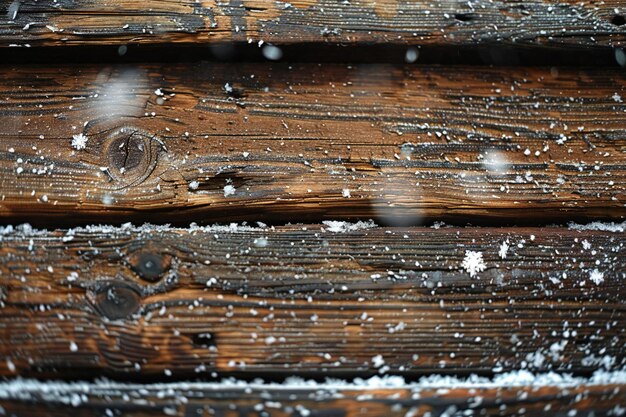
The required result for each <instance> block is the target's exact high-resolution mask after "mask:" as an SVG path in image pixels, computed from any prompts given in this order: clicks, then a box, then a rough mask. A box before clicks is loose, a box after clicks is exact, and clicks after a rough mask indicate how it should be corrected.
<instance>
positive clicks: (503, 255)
mask: <svg viewBox="0 0 626 417" xmlns="http://www.w3.org/2000/svg"><path fill="white" fill-rule="evenodd" d="M509 248H510V246H509V241H508V240H507V241H506V242H502V244H501V245H500V251H499V252H498V255H500V258H502V259H505V258H506V255H507V253H508V252H509Z"/></svg>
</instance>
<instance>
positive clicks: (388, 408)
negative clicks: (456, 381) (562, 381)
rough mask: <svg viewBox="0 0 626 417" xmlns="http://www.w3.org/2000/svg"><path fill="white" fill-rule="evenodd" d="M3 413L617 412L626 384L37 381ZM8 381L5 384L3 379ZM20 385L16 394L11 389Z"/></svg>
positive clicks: (259, 416)
mask: <svg viewBox="0 0 626 417" xmlns="http://www.w3.org/2000/svg"><path fill="white" fill-rule="evenodd" d="M0 385H2V388H7V389H6V391H5V392H0V396H1V397H3V398H5V399H4V400H2V408H3V409H4V411H5V412H6V414H7V415H14V416H17V417H21V416H32V415H37V416H105V415H107V416H108V415H113V416H116V415H132V416H150V417H154V416H179V417H204V416H218V417H227V416H228V417H230V416H232V417H269V416H276V417H279V416H281V417H282V416H294V417H305V416H310V417H361V416H372V417H374V416H390V417H391V416H393V417H396V416H397V417H411V416H414V417H418V416H419V417H426V416H444V415H446V416H451V417H452V416H467V415H481V416H520V415H524V416H538V417H541V416H545V415H546V412H549V413H550V415H555V416H566V415H571V413H572V412H573V411H575V412H576V413H577V414H576V415H579V416H581V415H582V416H590V415H593V416H596V417H601V416H619V415H621V413H623V410H624V408H623V405H624V404H625V403H626V386H625V385H609V384H607V385H585V384H584V383H583V384H580V385H578V386H575V385H574V386H573V385H571V384H570V385H566V386H564V387H563V386H558V385H555V386H538V387H524V386H522V387H498V388H496V387H484V386H480V385H476V386H473V387H471V388H468V387H465V386H461V387H452V386H448V385H447V384H444V385H443V386H442V387H441V388H437V387H436V384H433V385H430V386H428V385H427V386H419V385H415V384H412V385H408V386H407V385H405V386H400V387H393V388H391V387H384V385H383V386H380V387H375V388H369V387H359V386H355V385H352V386H351V385H350V384H344V385H343V386H342V385H341V384H336V386H333V384H330V385H329V384H322V385H315V386H314V385H310V384H309V385H308V386H307V385H297V384H286V385H278V384H270V385H265V384H258V383H252V384H248V385H247V387H244V386H243V385H242V384H240V385H239V386H237V385H235V384H232V383H231V384H225V385H224V384H219V383H209V384H201V383H183V384H154V385H139V384H131V385H122V384H115V383H110V382H103V383H98V384H93V383H81V384H57V383H49V384H40V383H36V382H35V383H33V382H32V381H25V382H23V383H18V384H15V386H6V387H5V385H7V384H6V383H0ZM9 385H10V384H9ZM17 388H20V390H19V391H13V390H14V389H17ZM568 413H569V414H568Z"/></svg>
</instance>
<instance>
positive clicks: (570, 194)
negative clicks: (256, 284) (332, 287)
mask: <svg viewBox="0 0 626 417" xmlns="http://www.w3.org/2000/svg"><path fill="white" fill-rule="evenodd" d="M0 76H1V78H0V79H2V82H1V83H0V97H1V98H2V101H1V102H0V139H1V142H0V143H1V144H0V218H2V219H4V221H5V222H7V221H9V219H11V221H13V222H16V221H28V222H31V223H33V222H40V223H41V222H45V221H50V222H54V221H57V222H61V221H65V222H68V223H71V224H73V225H75V224H76V222H79V221H88V222H102V221H107V222H120V223H121V222H123V221H129V220H135V221H140V222H143V221H153V222H159V223H163V222H177V221H178V222H185V224H188V223H189V221H194V220H202V221H210V220H211V219H213V220H215V219H221V220H228V221H231V220H246V219H247V220H255V221H256V220H263V221H266V220H270V221H279V222H285V221H289V220H292V221H319V220H320V219H323V218H335V219H336V218H351V219H357V218H361V219H367V218H375V219H376V220H377V221H379V222H384V223H388V224H393V225H398V224H403V225H404V224H409V223H412V224H415V223H418V222H419V221H420V220H424V219H431V220H433V219H434V220H454V221H462V222H467V221H468V220H469V221H475V220H480V219H489V220H501V221H508V222H512V221H519V219H520V218H524V219H526V220H527V221H528V222H552V221H563V220H564V219H565V220H572V219H591V218H593V219H595V218H606V219H608V218H620V217H623V216H624V214H625V213H626V208H625V203H626V163H625V159H626V141H625V139H626V133H625V132H626V119H625V118H624V112H625V111H626V104H625V103H624V101H623V99H622V97H625V98H626V92H625V86H626V78H625V77H624V72H623V71H620V70H611V69H606V70H605V69H603V70H575V69H557V68H554V69H552V70H549V69H541V68H516V69H511V68H504V69H494V68H477V67H413V68H408V67H406V68H403V67H398V66H389V65H360V66H346V65H320V66H316V65H265V64H260V65H259V64H257V65H254V64H238V65H225V64H198V65H183V64H179V65H172V64H168V65H163V66H159V65H127V66H98V65H94V66H79V67H77V66H75V65H72V66H69V65H66V66H60V67H57V66H54V67H42V66H21V67H15V68H10V67H3V68H1V69H0ZM590 85H593V88H589V86H590ZM73 137H76V138H77V139H81V138H86V143H85V146H86V147H85V148H84V149H76V148H81V146H80V145H81V141H80V140H74V139H73ZM73 142H77V143H74V144H72V143H73Z"/></svg>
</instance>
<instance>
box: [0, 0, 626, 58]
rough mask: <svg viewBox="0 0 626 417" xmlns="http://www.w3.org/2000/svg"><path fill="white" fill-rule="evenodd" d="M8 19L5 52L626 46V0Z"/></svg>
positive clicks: (205, 4) (25, 10)
mask: <svg viewBox="0 0 626 417" xmlns="http://www.w3.org/2000/svg"><path fill="white" fill-rule="evenodd" d="M0 16H1V17H0V42H1V45H3V46H8V45H17V46H24V45H35V46H52V45H77V44H81V45H85V44H88V45H94V44H126V43H131V44H132V43H142V44H168V43H199V44H212V43H217V42H224V41H228V42H230V41H241V42H258V41H261V40H263V41H265V42H271V43H275V44H285V43H304V42H341V43H364V42H368V43H372V42H374V43H396V44H416V45H433V44H434V45H467V44H508V45H511V44H514V45H520V44H524V45H537V44H541V45H551V46H563V45H565V46H574V47H596V46H609V45H610V46H619V45H623V44H624V39H625V38H624V35H625V33H626V32H625V27H626V26H624V22H626V8H625V6H624V2H623V1H621V0H607V1H602V2H597V1H592V0H584V1H562V2H554V1H547V0H532V1H524V2H520V1H515V2H511V1H504V0H495V1H489V2H462V1H450V0H448V1H437V2H424V1H420V2H415V1H411V2H407V1H397V0H377V1H370V0H364V1H350V2H341V1H334V0H321V1H319V0H298V1H292V2H281V1H263V0H230V1H224V2H219V1H213V0H204V1H188V2H181V1H175V0H166V1H164V0H147V1H143V2H140V1H137V0H115V1H108V2H102V1H94V0H84V1H58V0H20V1H17V0H16V1H13V2H11V1H9V0H7V1H4V2H3V7H2V8H0Z"/></svg>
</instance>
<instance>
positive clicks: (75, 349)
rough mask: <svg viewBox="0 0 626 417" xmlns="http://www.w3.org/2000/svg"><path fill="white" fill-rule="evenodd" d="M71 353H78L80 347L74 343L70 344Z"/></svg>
mask: <svg viewBox="0 0 626 417" xmlns="http://www.w3.org/2000/svg"><path fill="white" fill-rule="evenodd" d="M70 351H72V352H76V351H78V345H77V344H76V343H74V342H70Z"/></svg>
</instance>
